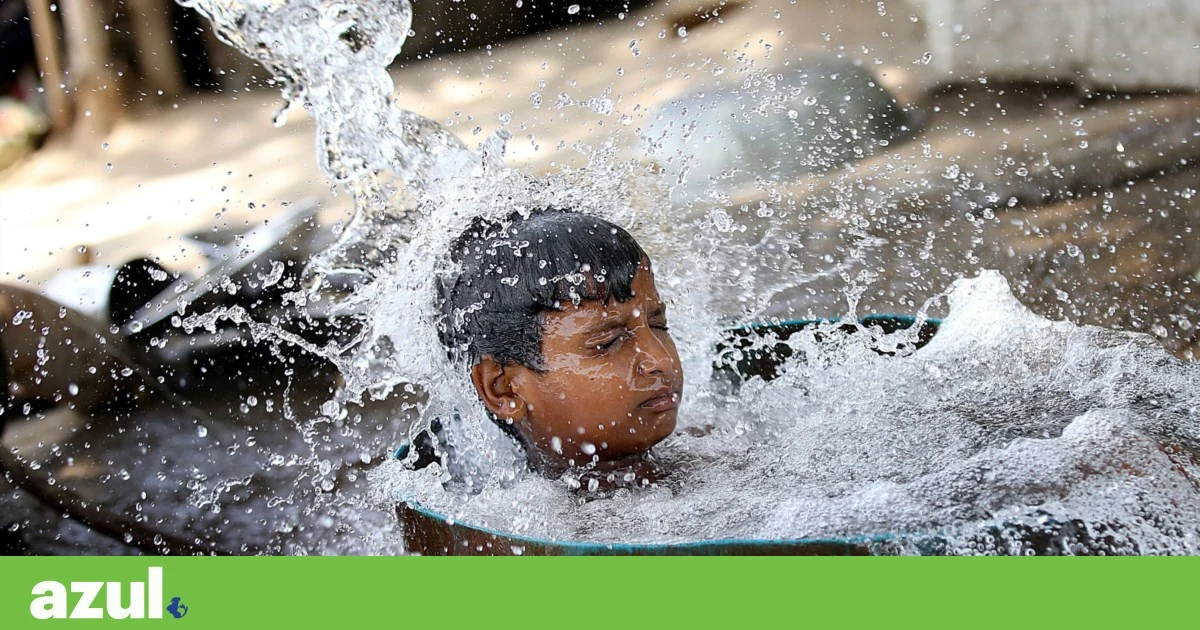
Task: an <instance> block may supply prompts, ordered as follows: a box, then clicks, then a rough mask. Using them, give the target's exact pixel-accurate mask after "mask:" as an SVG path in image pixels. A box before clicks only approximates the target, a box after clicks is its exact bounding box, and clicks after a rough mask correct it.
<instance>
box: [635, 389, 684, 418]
mask: <svg viewBox="0 0 1200 630" xmlns="http://www.w3.org/2000/svg"><path fill="white" fill-rule="evenodd" d="M678 406H679V393H678V392H675V391H672V390H671V389H670V388H667V387H664V388H662V389H660V390H658V391H657V392H655V396H654V397H653V398H651V399H649V400H647V401H646V402H644V403H642V404H641V405H640V407H641V408H642V409H646V410H648V411H653V412H656V413H662V412H664V411H670V410H672V409H675V408H677V407H678Z"/></svg>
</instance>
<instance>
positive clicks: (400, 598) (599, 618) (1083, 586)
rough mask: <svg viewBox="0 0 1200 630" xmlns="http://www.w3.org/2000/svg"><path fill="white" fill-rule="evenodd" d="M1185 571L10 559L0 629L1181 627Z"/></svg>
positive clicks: (883, 561) (701, 562)
mask: <svg viewBox="0 0 1200 630" xmlns="http://www.w3.org/2000/svg"><path fill="white" fill-rule="evenodd" d="M1197 569H1200V559H1196V558H1074V559H1071V558H1058V559H1056V558H971V559H968V558H764V557H757V558H750V557H742V558H687V557H681V558H418V557H407V558H4V559H2V560H0V628H5V629H10V628H27V627H28V628H39V627H49V626H59V625H63V626H72V625H83V624H88V625H98V624H107V625H112V626H119V625H132V624H160V625H162V624H166V625H168V626H170V625H177V626H178V627H185V625H184V624H186V627H199V628H240V627H248V626H249V625H250V624H264V625H263V627H270V628H275V627H280V626H281V625H283V624H287V625H288V626H294V627H301V628H345V627H347V624H348V623H353V624H360V623H378V624H385V625H386V626H385V627H411V624H419V625H420V627H430V628H432V627H439V628H457V627H493V626H495V625H496V624H498V623H505V622H509V623H513V624H519V627H522V628H532V627H555V628H561V627H572V626H576V625H583V626H617V627H625V626H631V627H643V626H646V625H649V624H652V623H653V624H668V627H675V626H676V625H681V624H686V626H685V627H713V626H722V627H728V628H740V627H742V626H744V625H746V624H748V623H750V624H755V625H761V624H771V626H779V625H783V626H793V625H796V626H801V627H805V626H810V625H819V626H833V627H843V626H849V627H858V626H863V625H872V626H880V627H894V626H900V625H909V624H919V625H921V626H939V627H954V628H961V627H966V628H973V627H977V626H989V627H990V626H1008V627H1027V626H1028V627H1038V626H1044V625H1046V624H1048V623H1051V622H1065V623H1069V624H1071V627H1077V626H1081V625H1084V624H1088V625H1089V626H1091V625H1096V626H1099V627H1111V626H1128V627H1142V626H1146V625H1148V624H1167V623H1183V624H1184V627H1190V626H1191V625H1194V621H1192V618H1193V613H1191V612H1188V611H1190V610H1191V604H1188V603H1187V602H1189V601H1192V600H1191V596H1192V593H1191V591H1192V590H1193V587H1192V584H1193V581H1192V579H1191V577H1190V576H1191V575H1194V574H1195V572H1196V570H1197ZM505 625H508V623H505Z"/></svg>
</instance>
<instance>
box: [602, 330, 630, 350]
mask: <svg viewBox="0 0 1200 630" xmlns="http://www.w3.org/2000/svg"><path fill="white" fill-rule="evenodd" d="M628 336H629V331H628V330H625V331H622V332H621V333H620V334H618V335H616V336H614V337H613V338H612V339H609V340H608V341H604V342H601V343H599V344H597V345H596V347H597V348H599V349H601V350H611V349H613V348H615V347H616V346H617V344H619V343H621V342H622V341H625V338H626V337H628Z"/></svg>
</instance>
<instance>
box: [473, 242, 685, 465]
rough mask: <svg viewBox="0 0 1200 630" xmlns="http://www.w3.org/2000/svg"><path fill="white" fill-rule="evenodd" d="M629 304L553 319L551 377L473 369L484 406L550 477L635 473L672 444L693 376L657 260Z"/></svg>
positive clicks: (637, 281) (642, 272)
mask: <svg viewBox="0 0 1200 630" xmlns="http://www.w3.org/2000/svg"><path fill="white" fill-rule="evenodd" d="M633 291H634V296H633V297H632V298H631V299H629V300H627V301H625V302H623V303H622V302H616V301H614V300H610V301H607V302H602V301H599V300H587V301H583V302H581V303H579V304H571V303H566V304H564V305H563V306H562V310H559V311H553V312H547V313H545V314H544V315H543V323H542V357H543V365H544V368H545V369H544V370H534V369H531V368H528V367H524V366H520V365H512V364H508V365H505V364H501V363H498V362H496V361H495V360H493V359H492V358H491V357H484V358H483V359H482V360H480V362H479V363H478V364H477V365H476V366H475V367H474V368H473V369H472V372H471V376H472V380H473V381H474V384H475V389H476V391H477V392H478V393H479V397H480V399H481V400H482V401H483V403H484V405H485V406H486V407H487V408H488V410H489V411H491V412H492V413H493V414H495V415H496V416H497V417H499V418H500V419H502V420H504V421H508V422H511V423H512V424H513V425H514V426H515V427H516V428H517V431H518V432H519V433H520V434H521V436H522V438H523V441H524V442H525V444H526V446H527V448H528V449H529V451H530V452H529V457H530V461H531V462H532V463H533V465H534V467H535V468H537V469H539V470H540V471H541V472H543V473H544V474H548V475H552V476H557V475H559V474H562V473H563V472H566V471H568V470H571V469H583V470H587V471H596V472H600V471H607V470H613V469H616V468H628V469H630V470H633V471H635V472H634V475H636V476H638V477H641V476H643V475H641V474H638V472H636V471H639V470H640V469H644V468H645V467H646V466H645V459H644V456H645V454H646V453H647V451H649V450H650V448H651V447H652V446H654V445H655V444H658V443H659V442H661V441H662V440H664V439H665V438H667V437H668V436H670V435H671V433H672V432H673V431H674V429H675V422H676V413H677V410H678V405H679V400H680V395H681V394H682V392H683V370H682V368H681V365H680V361H679V354H678V352H677V351H676V349H675V342H674V341H673V340H672V339H671V335H670V333H669V332H668V330H667V315H666V307H665V306H664V305H663V303H662V300H661V299H660V298H659V295H658V290H657V289H656V288H655V286H654V275H653V273H652V272H651V270H650V263H649V261H644V264H643V265H642V267H640V268H639V270H638V272H637V275H636V276H634V280H633Z"/></svg>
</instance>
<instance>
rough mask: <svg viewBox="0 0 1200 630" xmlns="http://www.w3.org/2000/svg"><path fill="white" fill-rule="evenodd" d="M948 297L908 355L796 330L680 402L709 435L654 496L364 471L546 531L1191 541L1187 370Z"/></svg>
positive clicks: (922, 547)
mask: <svg viewBox="0 0 1200 630" xmlns="http://www.w3.org/2000/svg"><path fill="white" fill-rule="evenodd" d="M949 301H950V305H951V314H950V316H949V318H947V319H946V321H945V322H944V324H943V326H942V328H941V331H940V332H939V333H938V335H937V336H936V337H934V339H933V341H932V342H931V343H930V344H929V345H928V346H926V347H924V348H923V349H921V350H918V351H916V352H915V353H912V354H909V355H907V356H896V357H886V356H881V355H879V354H877V353H876V352H873V351H872V349H873V348H878V347H879V344H880V343H881V342H886V340H885V339H884V338H877V339H872V338H871V337H870V336H868V335H861V336H851V337H846V338H843V339H841V340H835V341H836V342H835V343H830V341H829V339H828V338H825V339H824V340H822V341H820V342H818V341H817V340H816V338H815V337H813V336H809V337H807V338H801V339H796V340H794V341H793V342H792V343H794V344H796V345H798V346H803V350H804V352H803V353H797V356H803V357H805V358H804V359H802V360H797V361H795V362H793V363H792V364H791V365H790V366H789V369H788V370H787V372H786V373H785V374H784V375H783V376H782V377H780V378H778V379H776V380H774V381H771V382H763V381H761V380H755V381H751V382H750V383H748V384H747V386H746V387H744V388H743V390H742V392H741V393H740V395H739V396H738V397H737V398H736V399H731V400H725V401H718V400H710V401H709V402H708V403H707V404H705V405H703V407H704V408H702V409H694V410H693V411H694V412H699V413H701V414H703V415H705V416H706V417H707V418H708V419H710V420H712V421H713V422H714V423H715V424H716V426H718V427H720V428H718V429H717V430H716V431H715V432H714V433H713V434H712V435H709V436H705V437H693V436H692V435H689V434H688V433H686V432H683V433H680V434H679V435H677V436H675V437H674V438H672V439H671V440H670V441H668V442H666V443H664V444H662V445H660V446H659V447H658V449H657V451H658V456H659V457H660V458H662V459H663V461H665V462H667V463H668V464H669V465H670V467H671V468H673V469H675V470H676V471H677V472H676V473H675V474H674V475H673V476H672V477H669V478H668V479H666V480H665V481H664V482H662V483H661V484H660V485H658V486H657V487H655V488H652V489H647V490H640V491H632V492H631V491H628V490H620V491H617V492H616V494H615V495H614V496H612V497H610V498H608V499H605V500H588V499H587V498H586V497H582V496H580V495H578V494H577V493H573V492H571V491H569V490H568V488H567V487H566V485H565V484H564V483H563V482H561V481H557V482H556V481H548V480H545V479H541V478H538V477H533V476H530V477H526V478H524V479H522V480H520V482H519V483H517V484H516V485H515V486H514V487H510V488H502V487H501V485H500V484H495V485H493V486H492V487H489V488H487V489H485V490H484V491H483V492H481V493H480V494H479V495H477V496H474V497H471V498H469V499H464V498H463V497H462V496H461V495H457V494H454V493H448V492H446V491H445V490H444V489H443V487H442V481H443V479H441V478H440V477H439V474H440V473H441V472H442V471H440V470H439V469H437V467H436V466H435V467H433V468H432V469H431V470H428V471H426V472H424V473H418V474H414V473H412V472H410V471H404V470H402V469H401V467H400V465H399V464H395V463H391V464H387V465H385V466H383V467H381V468H380V469H378V470H377V471H376V473H375V475H376V483H377V484H378V485H380V486H381V487H384V488H386V489H387V492H389V493H390V494H389V496H390V498H391V499H392V500H404V499H416V500H418V501H419V502H420V503H421V504H422V505H423V506H425V507H428V508H431V509H434V510H436V511H440V512H443V513H446V514H448V515H450V516H452V517H453V518H455V519H456V520H460V521H463V522H467V523H472V524H477V525H483V526H486V527H491V528H494V529H497V530H500V531H505V532H513V533H517V534H520V535H525V536H532V537H538V538H544V539H553V540H570V541H590V542H601V543H606V542H623V543H669V542H684V541H694V540H705V539H720V538H756V539H794V538H827V537H845V538H855V537H861V536H877V537H880V539H881V540H888V541H890V542H889V544H891V545H892V547H891V550H892V551H896V550H899V551H910V552H920V551H926V552H927V551H929V550H930V549H931V545H933V546H934V547H936V550H938V551H940V552H944V553H1021V552H1023V551H1025V550H1028V549H1034V548H1035V547H1036V548H1037V549H1038V550H1039V551H1042V552H1057V553H1079V552H1085V551H1090V552H1093V553H1095V552H1104V553H1184V554H1194V553H1197V551H1200V526H1198V525H1197V524H1198V523H1200V462H1198V461H1197V460H1196V459H1195V457H1194V456H1193V455H1191V453H1192V452H1194V449H1195V448H1196V447H1197V446H1198V445H1200V417H1198V409H1200V406H1198V405H1200V367H1198V366H1196V365H1192V364H1184V363H1182V362H1180V361H1179V360H1177V359H1174V358H1172V357H1171V356H1170V355H1168V354H1167V353H1166V352H1165V351H1164V350H1163V349H1162V348H1161V347H1159V346H1158V345H1157V344H1155V343H1154V342H1153V341H1152V340H1151V339H1149V338H1148V337H1146V336H1144V335H1138V334H1132V333H1121V332H1116V331H1111V330H1106V329H1100V328H1092V327H1079V326H1075V325H1073V324H1070V323H1067V322H1052V321H1048V320H1045V319H1042V318H1040V317H1038V316H1036V315H1034V314H1033V313H1031V312H1029V311H1028V310H1027V309H1026V308H1025V307H1023V306H1022V305H1021V304H1020V303H1019V302H1017V301H1016V299H1014V298H1013V297H1012V295H1011V293H1009V291H1008V288H1007V286H1006V284H1005V282H1004V280H1003V279H1002V278H1001V277H1000V276H999V274H996V273H985V274H983V275H982V276H980V277H979V278H977V279H973V280H969V281H966V280H964V281H960V282H959V283H957V284H956V285H955V287H954V288H953V290H952V291H951V292H950V294H949ZM730 417H736V418H738V422H732V423H731V422H729V421H728V419H729V418H730ZM738 427H740V429H739V428H738ZM514 496H520V497H521V500H520V502H519V505H517V504H514V502H513V497H514ZM1132 497H1136V500H1134V501H1131V500H1130V499H1131V498H1132ZM1064 526H1069V527H1071V528H1073V529H1074V532H1075V533H1074V534H1073V535H1072V536H1063V537H1060V538H1059V539H1056V542H1053V543H1052V544H1051V543H1046V542H1045V541H1042V542H1041V543H1038V542H1037V541H1036V540H1035V539H1036V538H1037V537H1036V536H1035V537H1030V536H1029V535H1028V534H1029V533H1030V532H1045V531H1048V530H1050V529H1053V528H1054V527H1057V528H1059V529H1062V528H1063V527H1064ZM1038 544H1041V545H1042V546H1041V547H1038V546H1037V545H1038ZM1047 544H1050V545H1051V547H1052V548H1051V547H1046V546H1045V545H1047ZM1054 545H1057V546H1054ZM1089 545H1090V546H1089Z"/></svg>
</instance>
